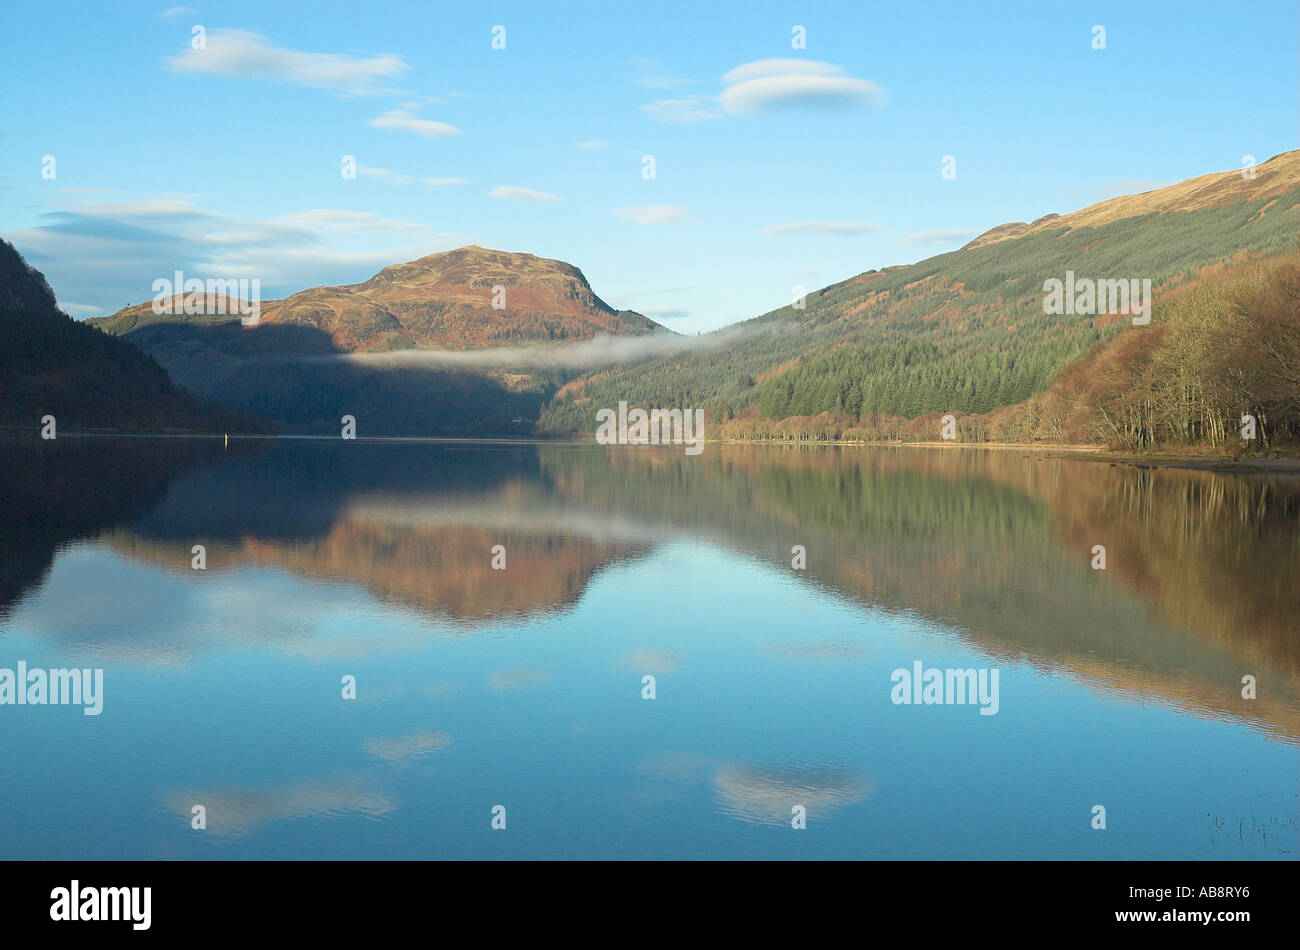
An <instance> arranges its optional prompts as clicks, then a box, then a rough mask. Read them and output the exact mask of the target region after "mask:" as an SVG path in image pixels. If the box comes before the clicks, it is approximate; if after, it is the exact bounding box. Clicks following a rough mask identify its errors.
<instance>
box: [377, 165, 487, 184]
mask: <svg viewBox="0 0 1300 950" xmlns="http://www.w3.org/2000/svg"><path fill="white" fill-rule="evenodd" d="M357 172H358V174H361V175H365V176H366V177H367V178H377V179H379V180H380V181H385V182H388V184H390V185H414V184H416V183H417V182H419V183H420V184H424V185H428V186H429V187H431V188H442V187H445V186H447V185H465V184H468V183H469V179H468V178H416V177H415V176H414V175H403V174H400V173H399V172H395V171H391V170H389V169H387V168H373V167H371V166H369V165H358V166H357Z"/></svg>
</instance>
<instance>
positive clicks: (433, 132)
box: [369, 109, 460, 139]
mask: <svg viewBox="0 0 1300 950" xmlns="http://www.w3.org/2000/svg"><path fill="white" fill-rule="evenodd" d="M369 124H370V125H371V126H373V127H374V128H376V129H394V130H397V131H399V132H414V133H415V134H416V135H420V136H423V137H424V138H426V139H441V138H446V137H448V136H450V135H460V129H458V128H456V126H454V125H448V124H447V123H446V122H435V121H433V120H432V119H421V118H420V117H419V116H417V115H414V114H413V113H411V112H408V111H407V110H405V109H390V110H389V111H388V112H385V113H384V114H383V115H378V116H375V117H374V118H373V119H371V120H370V123H369Z"/></svg>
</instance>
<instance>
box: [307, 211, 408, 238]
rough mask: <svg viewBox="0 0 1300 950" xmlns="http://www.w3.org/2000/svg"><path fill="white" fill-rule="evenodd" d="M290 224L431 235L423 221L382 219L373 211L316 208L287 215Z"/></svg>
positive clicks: (333, 229)
mask: <svg viewBox="0 0 1300 950" xmlns="http://www.w3.org/2000/svg"><path fill="white" fill-rule="evenodd" d="M282 220H284V221H287V222H288V223H290V224H301V225H304V226H306V227H313V228H328V229H329V230H332V231H367V232H369V233H371V234H420V235H427V234H429V233H430V232H429V227H428V225H426V224H424V223H423V222H421V221H405V220H402V219H399V218H381V217H380V216H379V215H377V214H375V212H373V211H342V210H339V209H336V208H314V209H312V210H310V211H297V212H294V213H293V214H286V215H285V216H284V218H283V219H282Z"/></svg>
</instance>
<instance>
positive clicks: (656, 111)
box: [641, 96, 726, 125]
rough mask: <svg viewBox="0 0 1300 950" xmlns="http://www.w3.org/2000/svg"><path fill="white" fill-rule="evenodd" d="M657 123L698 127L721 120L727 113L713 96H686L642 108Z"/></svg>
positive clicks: (663, 100) (664, 100)
mask: <svg viewBox="0 0 1300 950" xmlns="http://www.w3.org/2000/svg"><path fill="white" fill-rule="evenodd" d="M641 109H642V111H644V112H645V113H647V114H648V115H649V116H650V118H652V119H654V120H655V121H656V122H665V123H668V124H670V125H698V124H699V123H701V122H711V121H713V120H714V119H721V118H722V117H723V116H724V115H726V113H725V112H723V110H722V109H721V107H719V105H718V103H717V100H716V99H714V98H712V97H711V96H686V97H685V98H682V99H660V100H659V101H658V102H650V103H647V104H645V105H643V106H642V107H641Z"/></svg>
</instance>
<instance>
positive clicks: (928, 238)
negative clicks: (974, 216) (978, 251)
mask: <svg viewBox="0 0 1300 950" xmlns="http://www.w3.org/2000/svg"><path fill="white" fill-rule="evenodd" d="M977 234H979V232H978V231H969V230H965V231H963V230H953V231H918V232H917V233H916V234H909V235H908V236H907V237H905V238H903V240H902V241H900V242H899V243H900V244H903V245H904V246H906V247H947V246H949V245H951V244H965V243H966V242H967V241H969V240H970V239H971V238H973V237H974V236H975V235H977Z"/></svg>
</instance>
